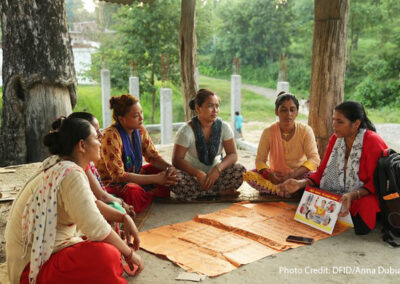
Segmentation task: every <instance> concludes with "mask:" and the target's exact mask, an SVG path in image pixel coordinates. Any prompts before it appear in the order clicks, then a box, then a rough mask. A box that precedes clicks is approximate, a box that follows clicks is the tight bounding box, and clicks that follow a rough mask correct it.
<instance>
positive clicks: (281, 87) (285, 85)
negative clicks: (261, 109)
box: [276, 82, 289, 94]
mask: <svg viewBox="0 0 400 284" xmlns="http://www.w3.org/2000/svg"><path fill="white" fill-rule="evenodd" d="M282 91H285V92H286V93H289V82H278V84H277V86H276V94H279V93H280V92H282Z"/></svg>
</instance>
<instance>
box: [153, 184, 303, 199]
mask: <svg viewBox="0 0 400 284" xmlns="http://www.w3.org/2000/svg"><path fill="white" fill-rule="evenodd" d="M238 191H239V192H240V195H239V196H232V195H225V196H212V197H202V198H199V199H195V200H190V201H187V200H179V199H176V198H175V196H174V194H173V193H171V197H169V198H155V199H154V200H155V201H156V202H159V203H228V202H243V201H249V202H255V203H257V202H276V201H286V202H299V201H300V199H301V195H302V192H298V193H296V194H295V195H294V196H292V197H291V198H282V197H280V196H277V195H271V194H260V193H259V192H258V191H257V190H255V189H254V188H252V187H250V186H248V185H247V184H244V185H242V186H241V188H240V189H239V190H238Z"/></svg>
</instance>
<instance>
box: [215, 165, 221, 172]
mask: <svg viewBox="0 0 400 284" xmlns="http://www.w3.org/2000/svg"><path fill="white" fill-rule="evenodd" d="M215 167H216V168H217V171H218V172H219V173H221V169H220V168H219V165H216V166H215Z"/></svg>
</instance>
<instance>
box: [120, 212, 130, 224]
mask: <svg viewBox="0 0 400 284" xmlns="http://www.w3.org/2000/svg"><path fill="white" fill-rule="evenodd" d="M125 216H128V213H125V214H124V215H122V220H121V222H124V218H125Z"/></svg>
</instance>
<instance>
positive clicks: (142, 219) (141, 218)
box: [133, 203, 153, 231]
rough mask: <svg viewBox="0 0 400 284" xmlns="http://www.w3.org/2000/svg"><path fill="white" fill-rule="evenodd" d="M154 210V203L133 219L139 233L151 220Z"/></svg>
mask: <svg viewBox="0 0 400 284" xmlns="http://www.w3.org/2000/svg"><path fill="white" fill-rule="evenodd" d="M152 209H153V203H152V204H150V206H149V207H147V208H146V209H145V210H144V211H142V212H140V213H137V214H136V217H135V218H134V219H133V220H134V221H135V224H136V227H137V228H138V230H139V231H140V229H141V228H142V227H143V225H144V223H145V222H146V220H147V219H148V218H149V216H150V214H151V210H152Z"/></svg>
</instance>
